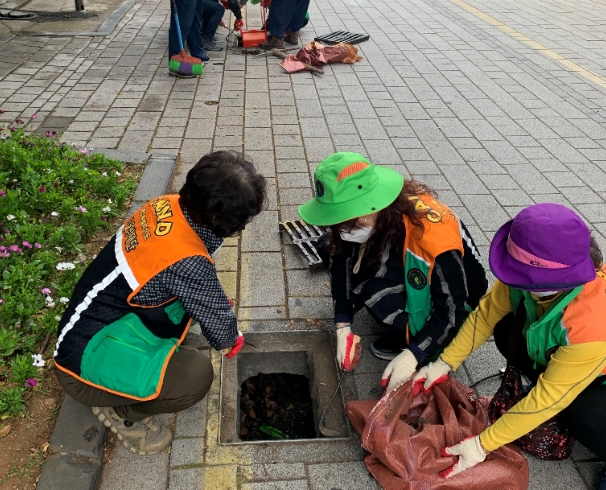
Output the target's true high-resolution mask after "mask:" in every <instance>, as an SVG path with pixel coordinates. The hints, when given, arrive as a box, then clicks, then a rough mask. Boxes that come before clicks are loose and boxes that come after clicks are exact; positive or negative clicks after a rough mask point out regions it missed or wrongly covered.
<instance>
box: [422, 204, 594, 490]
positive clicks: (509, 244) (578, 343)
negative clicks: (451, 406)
mask: <svg viewBox="0 0 606 490" xmlns="http://www.w3.org/2000/svg"><path fill="white" fill-rule="evenodd" d="M489 262H490V268H491V269H492V272H493V273H494V275H495V276H496V278H497V280H496V282H495V284H494V285H493V287H492V289H491V290H490V291H489V292H488V293H487V294H486V296H484V298H482V299H481V300H480V304H479V305H478V307H477V308H476V309H475V310H474V311H473V312H472V313H471V314H470V316H469V317H468V318H467V320H466V321H465V323H464V324H463V325H462V327H461V329H460V330H459V332H458V333H457V335H456V337H455V338H454V340H453V341H452V343H451V344H450V345H449V346H448V347H447V348H446V349H445V350H444V351H443V352H442V354H441V355H440V357H439V358H438V360H436V361H435V362H433V363H431V364H428V365H427V366H425V367H423V368H421V369H420V370H419V372H418V373H417V374H416V376H415V377H414V382H415V384H414V385H413V386H414V387H415V388H414V391H419V390H421V389H423V390H425V391H426V392H427V391H429V389H430V388H431V387H432V386H433V385H435V384H436V383H440V382H441V381H444V380H445V379H446V378H447V377H448V373H449V371H450V370H451V369H452V370H456V369H457V368H458V367H459V366H460V365H461V363H462V362H463V361H464V360H465V358H466V357H467V356H468V355H469V354H471V353H472V352H474V351H475V350H476V349H478V348H479V347H480V346H481V345H482V344H483V343H484V342H485V341H486V340H487V339H488V338H489V337H490V336H491V335H493V336H494V340H495V344H496V346H497V348H498V349H499V351H500V352H501V354H503V356H505V358H506V359H507V363H508V371H507V372H517V373H521V375H524V376H525V377H526V378H528V380H530V384H528V385H524V386H522V383H521V381H520V383H519V384H515V386H514V384H513V382H511V379H513V378H510V379H509V382H508V383H509V384H506V382H507V381H508V376H507V375H506V377H505V380H504V382H503V385H502V386H501V389H500V390H499V392H497V395H496V396H495V398H494V399H493V403H492V405H491V409H490V412H491V418H492V420H493V422H494V423H493V424H492V425H491V426H489V427H488V428H487V429H485V430H484V431H483V432H481V433H480V434H479V435H477V436H474V435H472V434H470V435H469V437H467V438H464V439H463V440H462V441H461V442H460V443H459V444H456V445H454V446H450V447H446V448H444V449H443V450H442V455H443V456H454V457H458V460H457V461H456V462H455V464H454V465H453V466H451V467H449V468H448V469H446V470H444V471H443V472H441V473H440V474H441V476H443V477H450V476H453V475H456V474H457V473H460V472H461V471H464V470H466V469H468V468H471V467H473V466H475V465H476V464H478V463H481V462H482V461H484V459H486V457H490V456H488V455H489V454H490V452H491V451H494V450H496V449H498V448H499V447H501V446H503V445H505V444H508V443H510V442H514V441H517V442H518V444H519V445H522V447H523V448H524V449H526V450H528V451H530V452H531V453H532V454H534V455H535V456H538V457H540V458H544V459H558V458H560V459H561V458H564V457H567V456H568V454H569V453H570V449H569V446H568V444H567V443H566V440H567V437H568V436H570V437H572V438H573V439H576V440H578V441H579V442H581V443H582V444H583V445H584V446H586V447H587V448H589V449H590V450H591V451H593V452H594V453H595V454H596V455H597V456H598V457H599V458H600V459H601V460H602V461H606V417H604V414H606V377H605V376H604V375H606V266H605V265H604V263H603V259H602V254H601V252H600V249H599V247H598V245H597V243H596V242H595V241H594V240H593V238H592V237H591V234H590V232H589V229H588V228H587V225H586V224H585V223H584V222H583V220H582V219H581V218H580V217H579V216H578V215H577V214H576V213H574V212H573V211H571V210H570V209H568V208H566V207H564V206H562V205H560V204H535V205H533V206H530V207H528V208H526V209H524V210H522V211H520V213H519V214H518V215H517V216H516V217H515V218H514V219H513V220H511V221H509V222H507V223H505V224H504V225H503V226H502V227H501V228H500V229H499V231H497V233H496V235H495V237H494V239H493V241H492V244H491V246H490V256H489ZM518 379H519V380H521V379H522V378H521V376H518ZM507 390H509V391H507ZM512 393H514V395H515V396H514V395H512ZM505 394H508V396H509V398H510V400H509V401H510V402H511V403H510V404H509V405H510V406H507V405H506V404H504V403H503V399H504V397H505V398H506V396H505ZM516 402H517V403H516ZM511 405H512V406H511ZM556 415H557V418H556V419H554V417H555V416H556ZM539 426H541V431H536V430H535V429H536V428H537V427H539ZM554 426H557V428H558V429H557V430H556V429H554ZM547 436H548V437H551V440H549V441H548V442H549V443H550V444H552V445H551V446H550V445H549V444H547V442H546V441H547V440H548V438H547V439H546V437H547ZM520 438H522V440H521V441H520ZM537 441H540V442H537ZM558 441H559V442H558ZM597 488H598V490H606V478H605V477H604V472H603V474H602V479H601V480H600V482H599V483H598V487H597Z"/></svg>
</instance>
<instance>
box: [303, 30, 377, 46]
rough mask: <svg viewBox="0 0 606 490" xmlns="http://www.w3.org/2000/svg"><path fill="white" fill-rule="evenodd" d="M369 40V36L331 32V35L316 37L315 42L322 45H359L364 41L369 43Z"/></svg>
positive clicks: (346, 32)
mask: <svg viewBox="0 0 606 490" xmlns="http://www.w3.org/2000/svg"><path fill="white" fill-rule="evenodd" d="M369 39H370V36H369V35H368V34H355V33H353V32H349V31H335V32H331V33H330V34H325V35H324V36H318V37H315V38H314V41H318V42H319V43H322V44H337V43H347V44H358V43H361V42H363V41H368V40H369Z"/></svg>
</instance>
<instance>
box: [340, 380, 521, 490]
mask: <svg viewBox="0 0 606 490" xmlns="http://www.w3.org/2000/svg"><path fill="white" fill-rule="evenodd" d="M489 402H490V400H489V399H488V398H485V397H482V398H478V399H474V393H473V390H471V389H470V388H468V387H467V386H464V385H462V384H461V383H459V382H458V381H457V380H455V379H452V378H450V379H448V380H447V381H445V382H444V383H441V384H438V385H436V386H434V387H433V389H432V391H431V392H430V393H429V395H425V394H423V393H421V394H420V395H418V396H417V397H415V398H414V399H413V398H412V382H411V381H409V382H407V383H404V384H403V385H401V386H399V387H398V388H396V389H395V390H392V391H391V392H390V393H389V395H388V396H385V397H383V398H382V399H381V400H379V401H378V402H377V401H375V400H358V401H352V402H349V403H347V405H346V406H345V408H346V410H347V416H348V417H349V420H350V421H351V423H352V425H353V426H354V428H355V430H356V431H357V432H358V433H359V434H360V435H361V436H362V447H363V448H364V449H366V450H367V451H368V452H370V454H369V455H368V456H366V458H365V460H364V462H365V463H366V466H367V467H368V469H369V471H370V472H371V473H372V475H373V476H374V477H375V479H376V480H377V481H378V482H379V483H380V484H381V486H382V487H383V488H384V489H385V490H457V489H461V490H486V489H487V488H498V489H499V490H518V489H519V490H526V489H527V488H528V462H527V461H526V458H525V457H524V456H523V455H522V453H521V452H520V450H519V449H518V448H516V447H514V446H512V445H507V446H503V447H501V448H499V449H498V450H496V451H494V452H492V453H490V454H489V455H488V456H487V457H486V461H484V462H483V463H480V464H478V465H476V466H474V467H473V468H470V469H468V470H466V471H463V472H461V473H459V474H457V475H455V476H453V477H451V478H448V479H444V478H441V477H440V476H439V475H438V473H439V472H440V471H442V470H445V469H446V468H448V467H450V466H452V465H453V464H454V463H455V462H456V457H442V456H441V455H440V450H441V449H442V448H443V447H447V446H452V445H454V444H457V443H458V442H460V441H462V440H463V439H465V438H466V437H467V436H470V435H477V434H479V433H480V432H482V430H484V429H485V428H486V426H487V424H488V415H487V406H488V403H489Z"/></svg>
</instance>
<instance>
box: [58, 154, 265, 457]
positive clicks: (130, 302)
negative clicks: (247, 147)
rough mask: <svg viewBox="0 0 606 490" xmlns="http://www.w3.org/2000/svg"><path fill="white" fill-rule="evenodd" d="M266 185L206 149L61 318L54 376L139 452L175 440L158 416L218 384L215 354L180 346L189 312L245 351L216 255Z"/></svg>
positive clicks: (227, 351)
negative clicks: (212, 357)
mask: <svg viewBox="0 0 606 490" xmlns="http://www.w3.org/2000/svg"><path fill="white" fill-rule="evenodd" d="M265 187H266V183H265V179H264V178H263V176H261V175H260V174H258V173H257V172H256V170H255V168H254V166H253V165H252V164H251V163H250V162H248V161H247V160H246V159H245V158H244V157H243V156H242V155H239V154H237V153H232V152H225V151H220V152H214V153H209V154H208V155H205V156H204V157H202V158H201V159H200V161H199V162H198V163H197V164H196V165H195V166H194V167H193V168H192V169H191V170H190V171H189V172H188V174H187V178H186V182H185V185H184V186H183V187H182V188H181V191H180V192H179V195H165V196H160V197H157V198H155V199H153V200H151V201H149V202H148V203H146V204H145V205H144V206H143V207H141V208H140V209H138V210H137V211H135V213H134V214H133V215H132V216H131V217H130V218H128V219H127V220H126V222H125V223H124V224H123V225H122V226H121V227H120V229H119V230H118V232H117V233H116V235H114V237H113V238H112V239H111V240H110V242H109V243H108V244H107V245H106V246H105V247H104V248H103V250H101V252H100V253H99V255H98V256H97V257H96V258H95V259H94V260H93V262H92V263H91V264H90V265H89V267H88V268H87V269H86V271H84V274H83V275H82V278H81V279H80V281H78V284H77V285H76V288H75V290H74V293H73V295H72V297H71V300H70V302H69V305H68V307H67V309H66V311H65V313H64V314H63V318H62V319H61V321H60V322H59V333H58V339H57V346H56V349H55V365H56V366H57V368H58V369H57V370H56V374H57V379H58V380H59V383H60V384H61V386H62V387H63V389H64V390H65V391H66V392H67V393H68V394H69V395H71V396H72V397H73V398H74V399H75V400H77V401H79V402H80V403H82V404H84V405H87V406H90V407H92V410H93V413H94V414H95V415H96V416H97V417H98V418H99V420H101V421H102V422H103V423H104V424H105V425H106V426H107V427H110V428H111V430H112V431H113V432H115V433H116V434H117V435H118V438H119V439H120V440H121V441H122V442H123V444H124V445H125V446H126V447H127V448H128V449H129V450H130V451H131V452H133V453H139V454H154V453H156V452H158V451H161V450H163V449H165V448H166V447H168V445H170V443H171V440H172V434H171V431H170V430H168V428H166V427H163V426H162V425H160V424H158V423H157V422H156V421H154V419H153V417H152V416H153V415H157V414H160V413H175V412H179V411H182V410H185V409H187V408H188V407H190V406H192V405H194V404H195V403H197V402H198V401H200V400H201V399H202V398H204V396H206V393H207V392H208V390H209V389H210V385H211V383H212V380H213V369H212V365H211V363H210V361H209V360H208V358H207V357H206V356H205V355H204V354H202V353H200V352H197V351H193V350H189V349H185V348H179V346H180V345H181V343H182V342H183V340H184V339H185V336H186V334H187V332H188V330H189V326H190V324H191V321H192V319H193V320H196V321H198V322H199V323H200V327H201V329H202V333H203V334H204V336H205V337H206V338H207V340H208V342H209V344H210V345H211V347H213V348H215V349H217V350H219V351H221V353H222V354H223V355H226V356H227V357H228V358H231V357H233V356H234V355H236V354H237V353H238V351H239V350H240V349H241V347H242V345H243V342H244V338H243V337H242V334H241V333H240V332H239V331H238V328H237V322H236V317H235V314H234V312H233V310H232V308H231V305H230V301H229V299H228V298H227V296H226V295H225V293H224V291H223V289H222V287H221V284H220V283H219V281H218V279H217V275H216V272H215V268H214V265H213V264H214V262H213V259H212V255H213V254H215V253H216V251H217V250H218V249H219V247H220V246H221V245H222V243H223V239H224V238H226V237H229V236H232V235H234V234H236V233H238V232H239V231H241V230H243V229H244V227H245V226H246V224H247V223H248V222H250V220H251V219H252V218H253V217H254V216H256V215H257V214H259V213H260V212H261V210H262V209H263V206H264V204H265V200H266V194H265Z"/></svg>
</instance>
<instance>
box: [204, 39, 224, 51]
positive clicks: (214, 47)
mask: <svg viewBox="0 0 606 490" xmlns="http://www.w3.org/2000/svg"><path fill="white" fill-rule="evenodd" d="M202 46H204V49H205V50H206V51H223V46H219V45H218V44H217V42H216V41H215V40H214V39H205V40H204V41H203V42H202Z"/></svg>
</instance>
